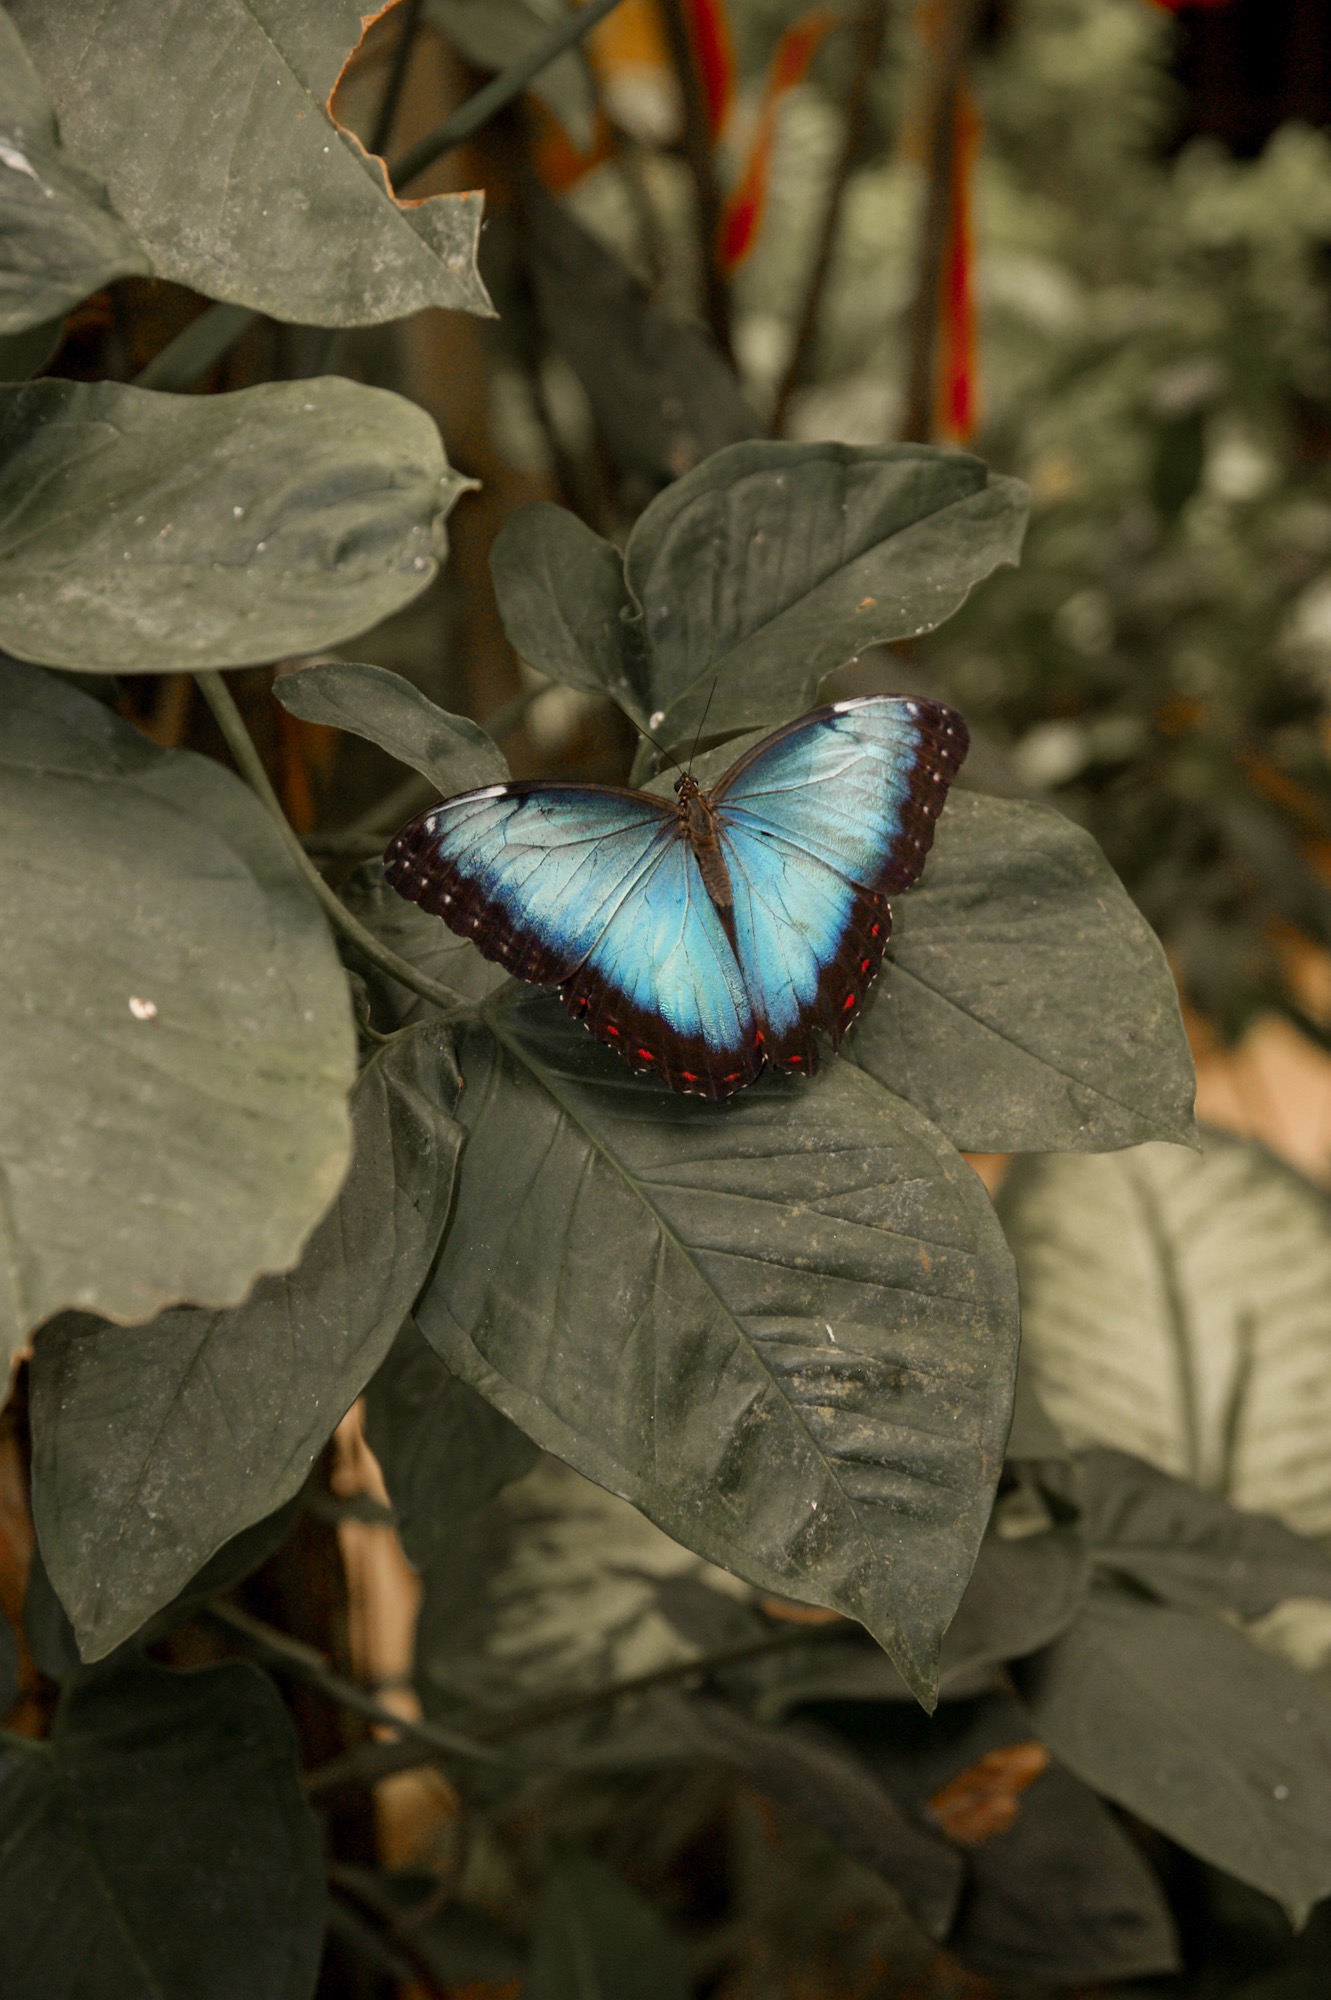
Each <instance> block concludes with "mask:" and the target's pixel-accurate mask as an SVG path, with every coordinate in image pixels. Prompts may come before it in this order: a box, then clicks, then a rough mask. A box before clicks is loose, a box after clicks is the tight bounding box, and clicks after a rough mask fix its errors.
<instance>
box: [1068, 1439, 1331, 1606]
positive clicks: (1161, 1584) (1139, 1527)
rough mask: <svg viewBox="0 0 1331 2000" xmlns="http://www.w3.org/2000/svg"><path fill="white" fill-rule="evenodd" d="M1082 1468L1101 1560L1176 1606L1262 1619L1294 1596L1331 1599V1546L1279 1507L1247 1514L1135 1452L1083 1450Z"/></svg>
mask: <svg viewBox="0 0 1331 2000" xmlns="http://www.w3.org/2000/svg"><path fill="white" fill-rule="evenodd" d="M1077 1472H1078V1478H1077V1490H1078V1493H1079V1495H1080V1498H1081V1504H1082V1524H1083V1527H1084V1530H1085V1533H1086V1535H1087V1538H1088V1539H1089V1541H1090V1543H1091V1545H1092V1551H1093V1556H1094V1560H1095V1561H1096V1563H1097V1564H1098V1565H1099V1567H1100V1568H1101V1569H1104V1570H1108V1571H1110V1572H1112V1573H1113V1574H1114V1575H1116V1576H1122V1577H1126V1578H1128V1579H1129V1580H1130V1581H1131V1582H1132V1583H1134V1584H1137V1585H1138V1586H1139V1587H1140V1588H1142V1589H1144V1590H1148V1591H1150V1593H1151V1595H1152V1596H1153V1597H1158V1598H1160V1599H1162V1600H1163V1602H1164V1603H1166V1604H1174V1605H1178V1606H1179V1607H1181V1608H1182V1609H1183V1610H1209V1609H1212V1608H1216V1607H1222V1606H1227V1607H1228V1608H1229V1609H1231V1610H1234V1611H1237V1612H1238V1613H1239V1614H1240V1615H1241V1616H1242V1617H1244V1618H1260V1617H1261V1616H1262V1614H1263V1613H1264V1612H1267V1611H1270V1610H1272V1609H1273V1608H1274V1607H1275V1606H1276V1605H1277V1604H1280V1603H1282V1602H1283V1601H1284V1600H1285V1599H1286V1598H1290V1597H1327V1598H1331V1554H1328V1553H1327V1551H1326V1549H1325V1548H1323V1547H1322V1546H1321V1544H1320V1543H1318V1542H1313V1541H1309V1540H1307V1539H1306V1538H1305V1537H1304V1536H1302V1535H1296V1534H1295V1533H1294V1532H1293V1531H1292V1530H1291V1529H1289V1528H1287V1527H1286V1526H1285V1525H1284V1523H1283V1522H1281V1521H1276V1520H1273V1519H1272V1518H1271V1516H1270V1515H1269V1514H1247V1513H1241V1512H1240V1511H1239V1509H1238V1508H1237V1507H1231V1506H1229V1505H1228V1504H1227V1502H1225V1501H1224V1500H1220V1499H1217V1498H1216V1496H1215V1495H1214V1494H1212V1493H1203V1492H1201V1491H1199V1489H1198V1488H1197V1487H1195V1486H1193V1485H1190V1484H1189V1483H1188V1482H1187V1481H1186V1480H1182V1479H1171V1478H1170V1476H1169V1474H1168V1473H1166V1472H1158V1471H1157V1470H1156V1468H1155V1467H1154V1466H1152V1465H1147V1464H1146V1463H1145V1462H1144V1461H1143V1460H1142V1459H1140V1458H1130V1457H1129V1456H1128V1454H1127V1453H1126V1452H1121V1451H1106V1450H1098V1451H1086V1452H1082V1453H1081V1454H1080V1455H1079V1457H1078V1461H1077Z"/></svg>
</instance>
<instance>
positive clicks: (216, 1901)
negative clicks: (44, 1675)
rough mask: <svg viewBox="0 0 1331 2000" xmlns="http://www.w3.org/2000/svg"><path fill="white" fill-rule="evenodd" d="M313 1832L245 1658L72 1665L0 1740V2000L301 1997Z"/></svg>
mask: <svg viewBox="0 0 1331 2000" xmlns="http://www.w3.org/2000/svg"><path fill="white" fill-rule="evenodd" d="M323 1925H324V1883H323V1861H322V1856H321V1854H320V1846H319V1832H318V1828H317V1826H316V1825H315V1822H314V1818H313V1816H312V1814H311V1812H310V1809H309V1807H308V1806H307V1805H306V1803H305V1800H304V1798H303V1796H302V1794H301V1789H300V1782H299V1778H298V1774H297V1767H296V1744H295V1739H294V1737H293V1735H292V1731H291V1725H290V1723H289V1722H288V1720H287V1716H286V1712H285V1710H284V1709H283V1707H282V1704H281V1702H280V1701H279V1700H278V1698H277V1696H276V1694H275V1693H274V1692H273V1690H272V1687H271V1686H270V1685H269V1683H268V1682H267V1681H266V1680H264V1679H263V1677H262V1676H261V1675H260V1674H257V1673H256V1672H254V1670H253V1669H252V1668H250V1667H245V1666H225V1667H212V1668H210V1669H208V1671H206V1672H204V1673H194V1674H173V1673H167V1672H164V1671H163V1670H162V1669H161V1668H159V1667H150V1666H147V1665H146V1664H142V1663H135V1664H134V1665H132V1666H127V1665H122V1664H119V1663H118V1664H117V1667H116V1668H115V1670H114V1671H111V1672H102V1673H94V1674H88V1675H82V1674H81V1675H79V1676H77V1677H76V1678H75V1680H74V1681H73V1682H72V1683H71V1685H70V1686H69V1688H68V1689H67V1690H66V1692H65V1694H64V1697H63V1699H62V1701H61V1704H60V1711H59V1714H58V1716H57V1719H56V1724H55V1729H54V1731H53V1734H52V1735H51V1737H50V1739H49V1740H48V1741H47V1742H45V1743H41V1744H36V1743H34V1744H31V1745H27V1744H25V1745H24V1746H23V1747H22V1748H19V1747H18V1746H17V1743H16V1740H15V1739H14V1738H10V1739H9V1747H7V1748H6V1750H5V1751H4V1752H3V1753H0V1990H2V1991H3V1992H5V1993H6V1994H12V1995H13V1996H14V2000H20V1996H22V1995H32V1996H33V2000H36V1996H37V1995H41V1997H42V2000H65V1996H69V2000H75V1996H77V2000H130V1996H133V2000H139V1996H143V2000H148V1996H152V2000H236V1996H237V1995H238V1994H242V1993H243V1994H244V1995H245V2000H309V1996H310V1995H311V1994H312V1993H313V1991H314V1983H315V1977H316V1974H317V1971H318V1965H319V1956H320V1951H321V1948H322V1944H323Z"/></svg>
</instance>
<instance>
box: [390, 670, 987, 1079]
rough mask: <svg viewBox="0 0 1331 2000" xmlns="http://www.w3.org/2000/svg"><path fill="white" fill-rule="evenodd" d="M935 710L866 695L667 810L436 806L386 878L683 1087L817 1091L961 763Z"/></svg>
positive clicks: (593, 795)
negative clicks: (808, 1083) (820, 1045)
mask: <svg viewBox="0 0 1331 2000" xmlns="http://www.w3.org/2000/svg"><path fill="white" fill-rule="evenodd" d="M968 743H969V736H968V733H967V729H966V725H965V723H964V722H963V721H962V719H961V717H960V716H959V715H957V714H955V713H954V711H953V710H952V709H950V708H944V707H943V706H942V705H941V703H939V702H935V701H924V700H917V699H915V698H913V697H910V696H904V695H867V696H864V697H862V698H860V699H858V700H853V701H837V702H833V703H832V704H831V705H830V706H829V707H826V708H815V709H813V710H811V711H810V713H809V714H808V715H802V716H800V717H798V718H797V720H796V721H794V722H788V723H787V724H786V726H785V728H784V729H778V730H776V731H775V732H774V734H773V735H771V736H767V737H764V739H763V740H762V742H761V743H756V744H755V745H754V746H753V748H752V749H751V750H747V751H746V752H745V753H744V755H743V756H742V757H740V758H739V759H738V760H737V761H736V762H735V763H733V764H732V765H731V767H730V769H729V770H728V771H727V772H726V774H725V776H724V777H723V778H722V779H721V780H720V782H719V783H718V784H715V785H713V786H712V787H711V788H710V789H709V790H704V789H703V788H702V787H701V786H700V785H699V784H698V782H697V780H696V779H695V778H693V777H692V776H690V775H688V774H687V773H686V774H685V775H683V776H682V777H681V778H680V779H679V781H678V783H677V784H676V786H675V794H676V796H675V801H674V803H671V802H670V801H669V800H665V799H658V798H654V797H652V795H651V794H650V793H648V792H637V791H631V790H629V789H628V788H627V787H626V786H620V785H579V784H566V783H562V782H558V781H549V782H546V781H543V780H533V779H525V778H524V779H519V780H517V781H516V782H515V783H513V784H508V785H486V786H485V787H484V788H483V789H482V790H480V791H475V792H463V793H461V794H460V795H459V796H458V797H457V798H452V799H445V800H444V801H443V802H442V804H440V805H437V806H432V807H431V808H430V809H429V811H428V812H423V813H421V814H420V815H419V816H418V817H417V818H416V819H413V820H412V821H410V822H409V824H408V825H406V826H404V827H403V829H402V831H401V833H399V834H398V835H397V836H396V838H395V839H394V840H393V842H392V843H391V845H390V846H389V848H388V851H387V853H386V855H385V857H384V866H385V869H386V872H387V875H388V879H389V881H390V882H391V883H392V884H393V886H394V888H395V889H397V890H398V892H399V893H400V894H401V895H403V896H405V897H406V898H407V899H408V901H409V902H413V903H419V904H420V905H421V907H422V909H426V910H431V911H433V912H434V914H435V915H436V916H439V917H442V918H443V920H444V922H445V923H446V924H447V925H448V926H449V928H450V929H452V930H455V931H458V932H459V933H460V934H461V935H462V936H463V937H470V938H471V939H472V940H473V941H474V942H475V944H476V945H477V947H478V948H479V950H481V951H482V952H483V953H484V954H485V956H486V957H487V958H491V959H495V960H497V961H498V963H499V964H500V965H502V966H505V967H506V968H507V970H508V971H509V972H512V973H515V974H516V975H517V977H518V978H519V979H529V980H533V981H535V982H537V983H538V984H541V985H553V986H557V987H558V988H559V990H560V994H561V996H562V998H563V1002H564V1005H565V1006H566V1007H567V1009H568V1011H569V1012H570V1014H572V1015H573V1016H574V1018H575V1019H576V1020H580V1021H581V1022H583V1024H584V1025H585V1026H586V1027H587V1028H589V1029H590V1030H591V1032H592V1034H593V1035H595V1036H596V1038H597V1039H598V1041H602V1042H605V1043H606V1044H607V1045H608V1046H609V1047H611V1048H613V1049H616V1050H618V1052H619V1053H620V1054H621V1055H622V1056H623V1057H624V1058H625V1060H626V1061H627V1062H628V1063H629V1064H630V1065H631V1067H633V1068H634V1069H638V1070H649V1071H650V1072H651V1073H652V1074H653V1075H654V1076H658V1077H660V1079H661V1081H662V1082H663V1083H666V1084H669V1086H670V1088H671V1089H672V1090H679V1091H685V1092H690V1093H693V1094H695V1095H698V1096H702V1097H710V1098H716V1099H719V1098H725V1097H730V1096H732V1095H733V1094H734V1092H735V1091H737V1090H742V1089H743V1088H744V1086H745V1085H746V1084H749V1083H752V1082H753V1081H754V1079H755V1077H757V1076H758V1074H759V1072H760V1071H761V1070H762V1069H763V1068H764V1067H765V1066H766V1067H770V1068H772V1069H774V1070H778V1071H781V1072H784V1073H786V1074H796V1075H808V1074H811V1073H812V1072H813V1070H815V1069H816V1068H817V1064H818V1054H817V1049H816V1047H815V1044H814V1040H813V1031H814V1029H815V1028H821V1029H822V1031H823V1032H824V1034H825V1035H826V1036H827V1037H828V1039H829V1041H830V1042H831V1044H832V1046H833V1048H836V1047H837V1046H838V1045H839V1043H840V1041H841V1039H842V1036H843V1035H844V1034H845V1032H846V1030H847V1028H849V1027H850V1025H851V1023H852V1022H853V1021H854V1019H855V1017H856V1015H857V1014H858V1013H859V1011H860V1008H861V1006H862V1004H863V1002H864V996H865V994H866V993H867V992H868V989H869V987H870V986H871V985H872V983H873V980H874V978H875V976H876V974H877V972H878V968H879V966H880V965H881V964H882V961H883V953H884V951H885V950H886V948H887V940H888V935H889V932H890V930H891V927H892V917H891V912H890V910H889V909H888V905H887V897H888V894H889V892H893V891H897V890H901V889H909V888H910V886H911V884H912V883H913V882H915V881H917V880H918V879H919V874H920V870H921V869H922V868H923V866H924V858H925V856H926V854H927V853H928V851H929V847H930V844H931V843H932V841H933V836H934V822H935V821H936V819H937V818H938V815H939V812H940V811H941V810H942V805H943V801H944V799H945V798H946V796H947V789H948V786H949V785H950V784H951V782H952V780H953V778H955V776H956V774H957V771H958V769H959V768H960V765H961V761H962V759H963V758H964V757H965V755H966V750H967V746H968Z"/></svg>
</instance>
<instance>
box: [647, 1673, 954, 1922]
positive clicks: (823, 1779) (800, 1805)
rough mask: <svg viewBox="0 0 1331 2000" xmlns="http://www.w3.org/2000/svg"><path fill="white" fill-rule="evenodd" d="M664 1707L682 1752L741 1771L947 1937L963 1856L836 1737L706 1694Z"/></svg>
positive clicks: (666, 1703) (664, 1703)
mask: <svg viewBox="0 0 1331 2000" xmlns="http://www.w3.org/2000/svg"><path fill="white" fill-rule="evenodd" d="M660 1706H661V1711H662V1719H663V1721H664V1722H666V1723H667V1724H668V1726H669V1728H670V1730H671V1733H672V1734H673V1735H674V1736H675V1738H676V1740H677V1742H678V1744H679V1747H680V1750H681V1752H687V1751H689V1750H694V1751H697V1752H699V1753H701V1754H702V1755H704V1756H706V1757H709V1758H713V1759H715V1760H716V1761H717V1762H718V1763H721V1764H727V1765H729V1766H730V1767H731V1769H732V1770H736V1771H738V1772H740V1773H741V1774H742V1775H743V1776H744V1777H745V1778H746V1779H747V1780H748V1782H749V1783H750V1784H751V1785H755V1786H757V1788H758V1790H759V1791H761V1792H765V1793H766V1794H767V1796H768V1798H770V1799H771V1800H773V1801H774V1803H775V1804H777V1805H778V1806H782V1807H784V1808H785V1809H786V1810H787V1811H789V1812H793V1813H797V1814H798V1815H799V1817H800V1818H801V1819H802V1820H804V1821H805V1822H806V1824H807V1825H809V1826H813V1827H817V1828H818V1829H819V1831H820V1832H822V1833H825V1834H826V1835H827V1836H828V1838H829V1839H830V1840H833V1841H835V1843H836V1845H837V1846H838V1847H839V1848H840V1849H841V1851H842V1852H843V1853H844V1854H849V1855H853V1856H854V1858H855V1859H856V1860H857V1861H862V1862H863V1863H864V1864H865V1866H866V1867H868V1868H872V1869H873V1870H874V1872H875V1874H878V1875H881V1876H883V1878H884V1879H885V1880H886V1881H888V1882H890V1883H891V1884H892V1886H893V1888H894V1889H896V1890H897V1891H898V1893H899V1894H900V1895H901V1897H902V1898H903V1899H904V1901H905V1903H906V1906H907V1908H908V1909H909V1910H910V1913H911V1915H912V1916H913V1917H914V1919H915V1921H916V1923H918V1924H919V1926H920V1928H921V1930H923V1931H924V1932H925V1933H926V1934H927V1935H928V1936H929V1937H932V1938H936V1939H938V1940H939V1941H940V1942H941V1941H942V1940H943V1939H944V1938H945V1937H946V1936H947V1933H948V1929H949V1926H950V1925H951V1923H952V1920H953V1917H954V1916H955V1915H956V1909H957V1901H958V1898H959V1896H960V1894H961V1886H962V1867H961V1862H960V1860H959V1858H958V1856H957V1855H956V1854H955V1852H953V1851H952V1850H951V1849H950V1848H949V1847H948V1845H947V1843H946V1842H945V1841H944V1840H942V1839H941V1838H940V1836H939V1835H938V1834H936V1833H934V1832H933V1831H932V1829H930V1828H927V1827H922V1826H920V1825H919V1824H918V1822H917V1821H914V1820H911V1819H908V1818H907V1817H906V1815H905V1814H904V1813H903V1812H902V1811H901V1809H900V1807H899V1806H898V1805H897V1804H896V1802H895V1800H894V1799H893V1797H892V1795H891V1793H890V1792H889V1791H888V1790H887V1789H886V1788H885V1787H884V1786H883V1785H882V1784H881V1783H880V1782H879V1780H878V1779H877V1778H875V1777H874V1776H873V1774H872V1773H871V1772H870V1771H868V1770H866V1768H865V1767H864V1765H863V1764H861V1763H860V1762H859V1761H858V1759H857V1758H855V1757H853V1756H852V1755H850V1754H849V1752H848V1751H847V1750H846V1748H845V1746H844V1745H843V1744H842V1743H841V1742H840V1741H839V1740H838V1739H837V1738H836V1737H835V1736H833V1735H832V1734H831V1733H830V1732H824V1731H822V1730H819V1729H816V1728H812V1727H810V1726H809V1725H808V1724H805V1725H803V1726H801V1725H799V1724H794V1725H790V1724H787V1725H784V1726H780V1727H774V1726H772V1725H770V1724H765V1723H761V1722H754V1721H752V1720H750V1718H749V1717H747V1716H745V1715H743V1714H741V1713H740V1711H739V1710H738V1709H736V1708H733V1707H731V1706H730V1705H729V1704H728V1703H726V1702H722V1701H714V1700H709V1699H707V1698H706V1697H705V1696H700V1695H690V1696H687V1697H686V1696H680V1695H671V1696H670V1697H669V1698H668V1701H664V1700H663V1701H662V1702H661V1704H660Z"/></svg>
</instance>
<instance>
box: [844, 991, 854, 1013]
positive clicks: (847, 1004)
mask: <svg viewBox="0 0 1331 2000" xmlns="http://www.w3.org/2000/svg"><path fill="white" fill-rule="evenodd" d="M854 1005H855V995H854V994H853V993H848V994H847V995H846V997H845V999H844V1000H843V1001H842V1003H841V1011H842V1013H843V1014H848V1013H849V1012H850V1010H851V1008H852V1007H853V1006H854Z"/></svg>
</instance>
